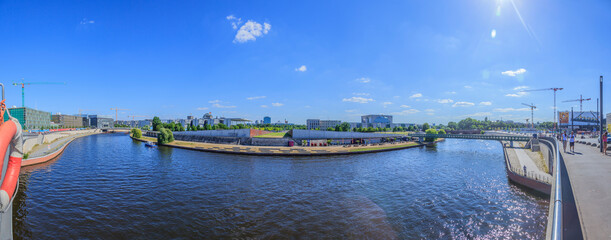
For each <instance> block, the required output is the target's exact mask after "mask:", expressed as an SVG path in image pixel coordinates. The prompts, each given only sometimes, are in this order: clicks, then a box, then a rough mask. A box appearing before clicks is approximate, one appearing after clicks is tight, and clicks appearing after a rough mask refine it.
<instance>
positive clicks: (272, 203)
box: [13, 134, 549, 239]
mask: <svg viewBox="0 0 611 240" xmlns="http://www.w3.org/2000/svg"><path fill="white" fill-rule="evenodd" d="M503 164H504V162H503V152H502V148H501V145H500V143H499V142H495V141H483V140H455V139H448V140H447V141H445V142H442V143H439V144H437V146H436V147H419V148H412V149H405V150H397V151H389V152H381V153H372V154H360V155H349V156H327V157H267V156H265V157H263V156H239V155H228V154H216V153H205V152H197V151H190V150H183V149H173V148H167V147H160V148H159V149H150V148H146V147H145V146H144V144H143V143H140V142H137V141H133V140H131V139H130V138H129V136H127V135H124V134H105V135H94V136H88V137H84V138H80V139H77V140H75V141H74V142H73V143H71V144H70V146H68V147H67V148H66V150H65V152H64V153H63V155H62V156H61V157H60V158H58V159H57V160H54V161H52V162H49V163H46V164H43V165H38V166H32V167H27V168H24V169H23V170H22V173H21V176H20V187H19V193H18V195H17V197H16V199H15V201H14V207H13V209H14V215H13V217H14V223H13V224H14V229H13V231H14V235H15V238H17V239H22V238H26V239H82V238H89V239H168V238H174V239H201V238H256V239H259V238H306V239H320V238H327V239H337V238H358V239H362V238H373V239H392V238H400V239H464V238H469V239H471V238H512V239H518V238H519V239H542V238H544V236H545V226H546V221H547V210H548V204H549V201H548V200H547V197H544V196H539V195H536V194H534V193H532V192H530V191H528V190H526V189H523V188H520V187H517V186H515V185H513V184H511V183H509V182H508V179H507V176H506V173H505V169H504V165H503Z"/></svg>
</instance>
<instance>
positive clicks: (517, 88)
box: [513, 86, 528, 91]
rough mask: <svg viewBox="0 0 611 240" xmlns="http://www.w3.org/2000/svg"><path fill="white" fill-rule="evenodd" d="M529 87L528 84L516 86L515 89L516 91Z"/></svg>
mask: <svg viewBox="0 0 611 240" xmlns="http://www.w3.org/2000/svg"><path fill="white" fill-rule="evenodd" d="M527 88H528V86H517V87H514V88H513V90H514V91H522V90H524V89H527Z"/></svg>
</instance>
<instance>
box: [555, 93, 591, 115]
mask: <svg viewBox="0 0 611 240" xmlns="http://www.w3.org/2000/svg"><path fill="white" fill-rule="evenodd" d="M590 100H592V98H583V96H582V95H579V99H573V100H566V101H562V102H579V112H582V111H583V102H584V101H590Z"/></svg>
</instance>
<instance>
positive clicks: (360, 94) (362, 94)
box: [352, 93, 371, 96]
mask: <svg viewBox="0 0 611 240" xmlns="http://www.w3.org/2000/svg"><path fill="white" fill-rule="evenodd" d="M352 94H353V95H357V96H369V95H371V94H369V93H352Z"/></svg>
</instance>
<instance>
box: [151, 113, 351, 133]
mask: <svg viewBox="0 0 611 240" xmlns="http://www.w3.org/2000/svg"><path fill="white" fill-rule="evenodd" d="M348 127H350V125H348ZM161 128H167V129H169V130H171V131H174V132H181V131H202V130H220V129H223V130H226V129H258V130H265V131H276V132H279V131H285V130H291V129H306V126H305V125H288V124H286V125H272V124H256V125H246V124H241V123H240V124H235V125H232V126H231V127H228V126H227V125H225V124H223V123H219V124H214V125H211V124H207V123H206V124H204V125H195V124H194V123H193V122H192V123H191V124H190V125H188V126H187V128H186V129H185V127H184V126H183V125H182V124H180V123H162V122H161V119H159V117H154V118H153V131H159V129H161Z"/></svg>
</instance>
